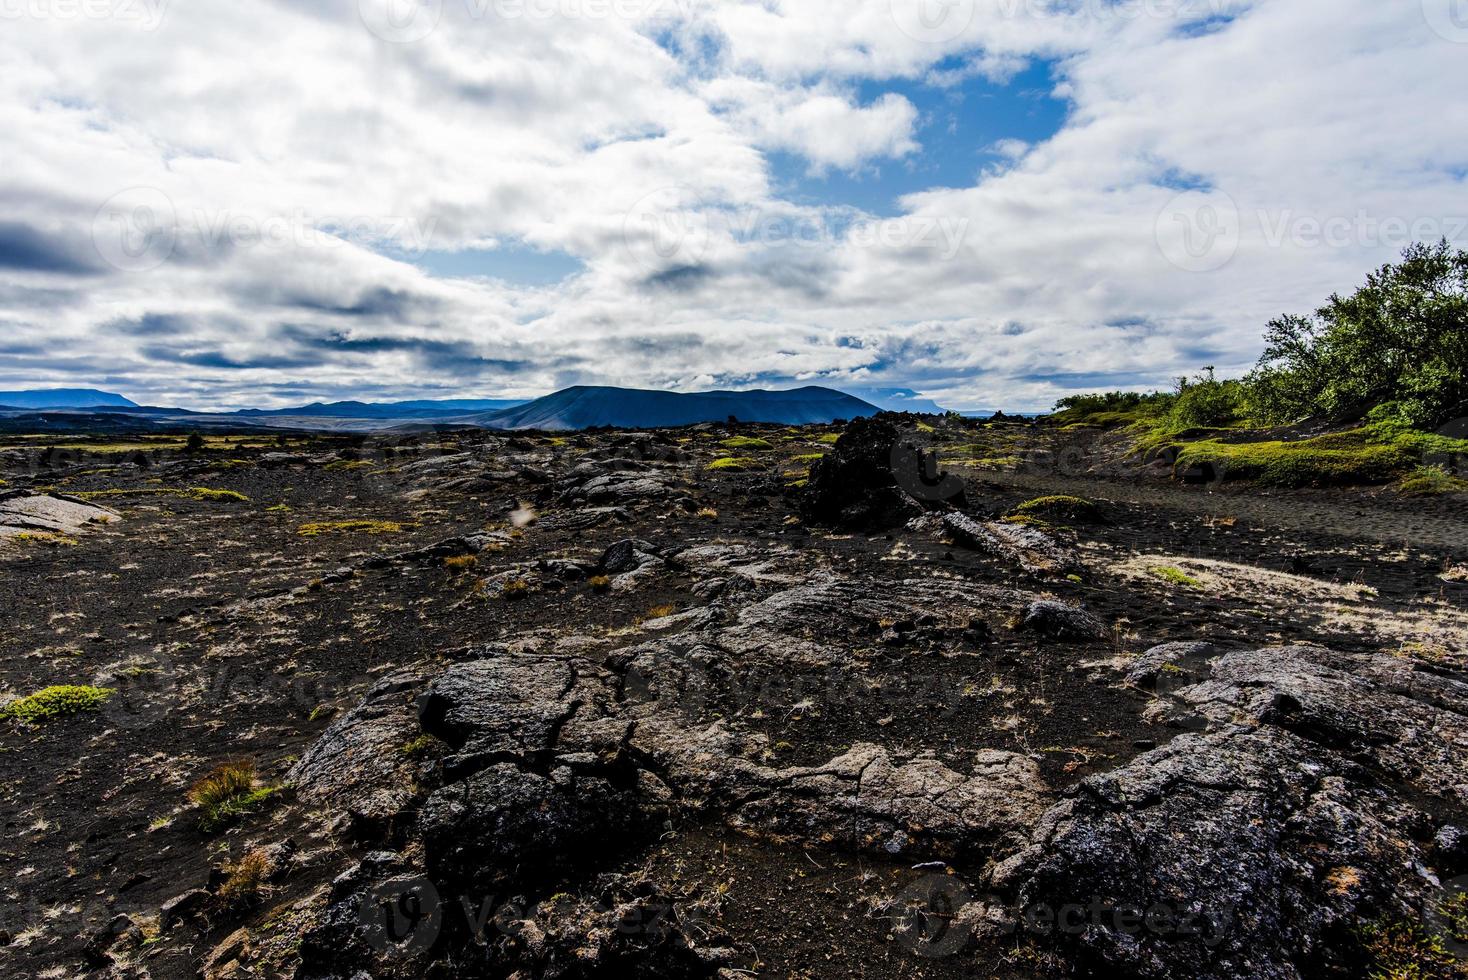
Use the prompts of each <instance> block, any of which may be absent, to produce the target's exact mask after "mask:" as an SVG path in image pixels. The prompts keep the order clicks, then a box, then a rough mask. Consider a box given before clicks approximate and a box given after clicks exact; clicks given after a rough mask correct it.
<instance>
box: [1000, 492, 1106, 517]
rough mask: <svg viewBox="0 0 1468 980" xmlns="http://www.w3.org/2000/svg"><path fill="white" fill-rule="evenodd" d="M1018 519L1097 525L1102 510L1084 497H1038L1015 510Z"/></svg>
mask: <svg viewBox="0 0 1468 980" xmlns="http://www.w3.org/2000/svg"><path fill="white" fill-rule="evenodd" d="M1014 513H1015V515H1016V516H1018V517H1038V518H1041V519H1042V520H1051V521H1054V520H1063V521H1072V522H1077V523H1082V524H1095V523H1099V522H1100V520H1101V508H1099V507H1097V506H1096V505H1095V504H1093V503H1091V501H1089V500H1086V499H1085V498H1083V497H1068V496H1065V495H1063V494H1061V495H1056V496H1050V497H1036V498H1035V499H1034V500H1026V501H1025V502H1024V503H1022V504H1020V505H1019V506H1018V507H1016V508H1015V509H1014Z"/></svg>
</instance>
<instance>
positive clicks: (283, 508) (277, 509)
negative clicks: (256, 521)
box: [265, 504, 291, 514]
mask: <svg viewBox="0 0 1468 980" xmlns="http://www.w3.org/2000/svg"><path fill="white" fill-rule="evenodd" d="M265 512H266V513H267V514H289V513H290V512H291V506H290V504H276V505H275V506H274V507H266V508H265Z"/></svg>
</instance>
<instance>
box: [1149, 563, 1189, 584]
mask: <svg viewBox="0 0 1468 980" xmlns="http://www.w3.org/2000/svg"><path fill="white" fill-rule="evenodd" d="M1148 571H1150V572H1151V573H1152V574H1153V575H1155V576H1157V577H1158V578H1160V579H1162V580H1163V581H1165V582H1171V583H1172V584H1173V585H1181V586H1185V587H1186V588H1189V589H1201V588H1203V583H1202V582H1200V581H1198V580H1197V579H1195V578H1193V576H1191V575H1189V574H1188V573H1187V572H1185V571H1183V570H1182V569H1181V568H1174V567H1173V566H1171V565H1158V566H1157V567H1156V568H1152V569H1148Z"/></svg>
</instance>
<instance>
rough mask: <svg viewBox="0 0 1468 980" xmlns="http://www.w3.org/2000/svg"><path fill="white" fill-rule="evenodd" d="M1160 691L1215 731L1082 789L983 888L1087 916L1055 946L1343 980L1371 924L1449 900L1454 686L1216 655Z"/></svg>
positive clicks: (1459, 796)
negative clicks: (1181, 683) (1440, 842)
mask: <svg viewBox="0 0 1468 980" xmlns="http://www.w3.org/2000/svg"><path fill="white" fill-rule="evenodd" d="M1177 652H1178V651H1177V650H1174V651H1173V652H1172V654H1176V653H1177ZM1187 652H1189V653H1192V654H1194V655H1198V654H1199V653H1200V651H1199V650H1198V649H1196V648H1194V649H1193V650H1191V651H1187ZM1170 698H1171V699H1172V701H1171V703H1170V704H1169V705H1167V706H1165V707H1164V710H1166V711H1168V712H1171V713H1174V714H1181V713H1187V712H1196V713H1199V714H1201V715H1202V716H1203V717H1204V718H1206V719H1208V720H1209V721H1210V722H1211V723H1212V724H1213V725H1214V726H1215V727H1214V730H1211V731H1209V732H1207V733H1203V734H1189V735H1182V736H1179V737H1178V738H1176V739H1175V740H1174V741H1172V742H1171V743H1170V744H1168V745H1166V746H1164V747H1162V748H1159V749H1157V750H1155V751H1152V752H1149V753H1147V754H1145V755H1143V756H1141V757H1139V758H1137V759H1135V760H1133V761H1132V762H1131V763H1129V764H1128V765H1126V766H1123V767H1121V768H1120V769H1118V770H1116V771H1114V772H1111V773H1107V774H1105V775H1101V776H1095V777H1092V778H1090V779H1087V780H1085V781H1084V782H1082V783H1081V784H1080V785H1079V786H1078V787H1076V788H1075V789H1074V790H1072V791H1071V792H1070V793H1069V794H1067V798H1066V799H1065V800H1063V801H1062V802H1060V803H1059V804H1057V805H1056V806H1055V807H1053V808H1052V809H1051V810H1050V811H1049V812H1048V813H1047V814H1046V815H1045V817H1044V819H1043V820H1042V821H1041V823H1040V825H1039V828H1038V829H1037V830H1036V832H1035V834H1034V837H1033V838H1032V840H1031V842H1030V844H1029V846H1028V847H1027V848H1025V849H1024V850H1023V851H1022V852H1021V853H1019V854H1017V855H1015V856H1014V857H1012V858H1009V859H1008V860H1006V861H1005V862H1004V863H1003V864H1001V865H1000V867H999V869H998V871H997V873H996V874H995V876H994V883H995V884H996V885H997V886H998V887H999V888H1001V889H1007V890H1009V892H1010V893H1011V894H1012V896H1013V901H1014V904H1015V905H1016V906H1017V907H1018V908H1020V909H1033V908H1037V907H1041V906H1043V907H1046V908H1049V909H1051V910H1052V911H1053V910H1055V909H1058V908H1060V907H1061V906H1071V907H1079V908H1081V909H1088V911H1077V912H1075V921H1076V923H1077V924H1078V925H1077V927H1076V928H1074V929H1070V930H1061V931H1060V932H1059V934H1058V935H1056V936H1055V938H1056V939H1057V940H1058V941H1060V942H1061V943H1063V944H1064V945H1066V946H1068V947H1070V948H1071V949H1073V950H1074V951H1075V952H1076V954H1077V955H1078V956H1079V957H1080V958H1081V959H1082V960H1083V961H1084V962H1086V963H1088V964H1090V965H1091V966H1092V967H1093V968H1095V969H1098V970H1105V971H1108V972H1114V973H1118V974H1125V975H1129V976H1138V977H1149V978H1151V977H1155V978H1163V977H1179V976H1188V977H1201V978H1220V980H1222V978H1227V980H1235V978H1237V980H1244V978H1257V977H1265V978H1279V980H1297V978H1300V977H1311V976H1323V975H1334V974H1339V975H1352V974H1353V973H1354V971H1355V970H1356V969H1357V968H1358V967H1359V965H1360V963H1361V961H1362V955H1363V954H1362V952H1361V944H1362V938H1361V937H1362V932H1361V929H1362V926H1363V924H1366V923H1371V922H1385V921H1395V920H1407V921H1420V920H1421V919H1422V918H1423V916H1424V914H1425V913H1428V912H1430V911H1431V909H1432V907H1433V903H1434V902H1435V901H1436V900H1437V899H1438V898H1440V897H1442V891H1441V885H1440V879H1439V877H1438V876H1437V875H1435V874H1434V873H1433V871H1432V870H1431V865H1432V863H1433V861H1434V860H1441V858H1440V857H1438V858H1434V856H1433V855H1434V852H1435V848H1434V846H1433V845H1432V844H1430V843H1429V842H1432V841H1433V840H1434V831H1435V829H1436V828H1435V827H1434V821H1433V818H1432V816H1431V815H1430V814H1431V811H1432V810H1442V809H1449V810H1456V811H1457V812H1462V809H1463V807H1464V805H1465V804H1468V780H1465V777H1464V774H1465V773H1468V684H1465V682H1464V681H1463V679H1461V678H1456V677H1447V676H1439V675H1437V674H1433V673H1430V672H1422V671H1418V670H1415V669H1414V668H1413V666H1412V665H1411V664H1410V663H1409V662H1407V661H1404V660H1401V659H1399V658H1395V657H1391V656H1387V655H1382V654H1366V655H1352V654H1342V653H1337V652H1333V651H1330V650H1326V649H1323V648H1319V647H1299V646H1297V647H1280V648H1272V649H1265V650H1249V651H1236V652H1233V653H1225V654H1221V655H1219V656H1217V658H1216V659H1214V660H1213V661H1212V663H1211V666H1210V670H1209V676H1208V677H1206V678H1205V679H1201V680H1199V681H1197V682H1196V683H1194V684H1192V685H1189V686H1185V687H1182V688H1179V689H1176V690H1173V691H1172V692H1170ZM1420 801H1430V806H1429V807H1428V808H1427V809H1423V808H1422V803H1421V802H1420ZM1437 832H1438V833H1441V830H1440V829H1438V830H1437ZM1449 867H1450V866H1449ZM1444 870H1445V872H1446V868H1445V869H1444ZM1121 910H1137V911H1139V912H1140V913H1142V916H1135V915H1134V916H1129V917H1127V918H1126V919H1121V918H1118V916H1117V913H1118V912H1119V911H1121ZM1149 912H1150V913H1151V915H1152V918H1151V919H1146V918H1145V915H1146V914H1147V913H1149ZM1149 923H1150V924H1149Z"/></svg>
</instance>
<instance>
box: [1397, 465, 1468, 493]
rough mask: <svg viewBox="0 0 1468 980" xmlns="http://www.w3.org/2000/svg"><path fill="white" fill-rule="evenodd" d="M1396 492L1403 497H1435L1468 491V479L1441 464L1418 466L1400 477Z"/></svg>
mask: <svg viewBox="0 0 1468 980" xmlns="http://www.w3.org/2000/svg"><path fill="white" fill-rule="evenodd" d="M1397 492H1398V493H1400V494H1402V496H1404V497H1437V496H1441V495H1443V494H1448V493H1468V480H1463V479H1460V478H1458V477H1456V476H1453V475H1452V474H1451V473H1449V472H1448V471H1447V470H1445V469H1443V468H1442V467H1441V466H1419V467H1417V469H1415V470H1413V471H1412V472H1411V473H1409V474H1407V475H1406V476H1404V477H1402V479H1401V481H1400V482H1399V483H1398V484H1397Z"/></svg>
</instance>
